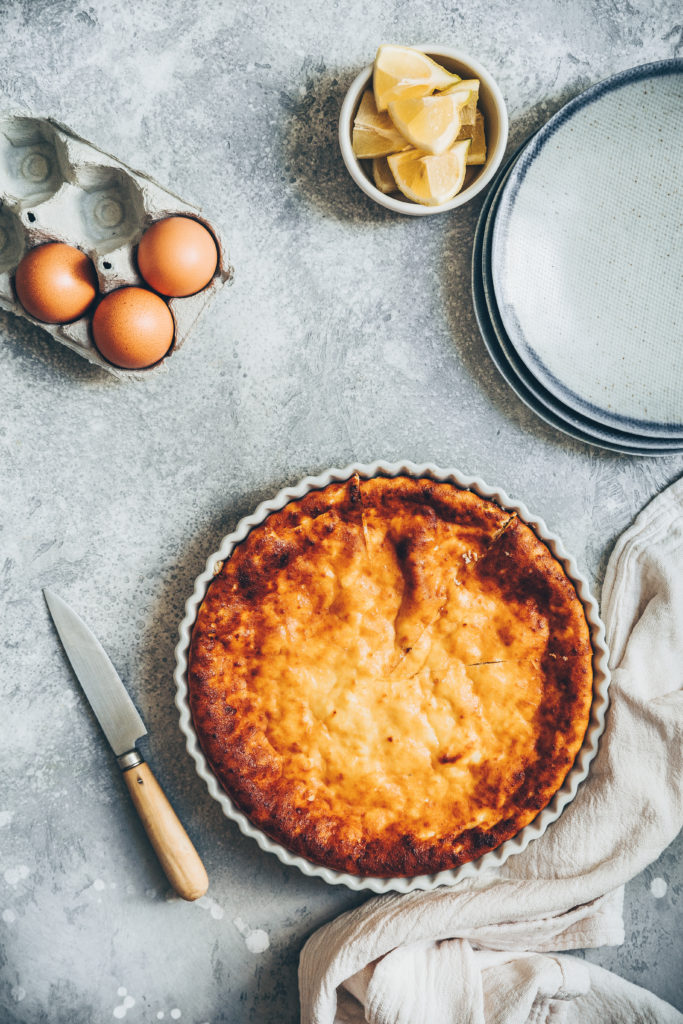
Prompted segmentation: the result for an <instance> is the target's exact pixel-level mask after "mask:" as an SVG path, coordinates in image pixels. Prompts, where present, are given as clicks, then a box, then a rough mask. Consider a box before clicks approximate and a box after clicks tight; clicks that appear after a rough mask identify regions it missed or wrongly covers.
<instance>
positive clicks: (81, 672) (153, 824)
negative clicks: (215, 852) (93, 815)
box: [43, 588, 209, 900]
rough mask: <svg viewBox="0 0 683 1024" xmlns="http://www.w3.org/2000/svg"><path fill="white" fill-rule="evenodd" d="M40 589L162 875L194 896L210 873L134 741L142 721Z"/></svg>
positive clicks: (66, 609) (76, 626)
mask: <svg viewBox="0 0 683 1024" xmlns="http://www.w3.org/2000/svg"><path fill="white" fill-rule="evenodd" d="M43 594H44V596H45V600H46V602H47V606H48V609H49V611H50V615H51V616H52V621H53V622H54V624H55V628H56V629H57V633H58V634H59V638H60V640H61V641H62V646H63V647H64V651H65V653H66V656H67V658H68V659H69V662H70V663H71V667H72V668H73V670H74V672H75V674H76V677H77V679H78V681H79V683H80V684H81V686H82V688H83V692H84V693H85V695H86V697H87V698H88V701H89V702H90V706H91V707H92V709H93V711H94V712H95V715H96V717H97V720H98V722H99V723H100V725H101V726H102V730H103V732H104V734H105V736H106V737H107V739H108V741H109V744H110V746H111V748H112V750H113V751H114V754H115V755H116V758H117V760H118V764H119V767H120V768H121V771H122V772H123V777H124V780H125V782H126V786H127V787H128V792H129V793H130V795H131V798H132V800H133V803H134V805H135V808H136V810H137V812H138V814H139V816H140V820H141V821H142V824H143V826H144V828H145V831H146V832H147V835H148V836H149V839H150V842H151V843H152V846H153V847H154V850H155V852H156V854H157V857H158V858H159V861H160V863H161V866H162V868H163V869H164V872H165V874H166V877H167V878H168V880H169V882H170V883H171V885H172V886H173V888H174V889H175V890H176V892H177V893H178V895H179V896H182V897H183V899H186V900H196V899H198V898H199V897H200V896H203V895H204V893H205V892H206V890H207V889H208V887H209V879H208V876H207V874H206V870H205V868H204V865H203V864H202V862H201V860H200V858H199V855H198V853H197V851H196V850H195V848H194V846H193V845H192V841H191V840H190V838H189V836H188V835H187V832H186V831H185V829H184V828H183V826H182V825H181V823H180V820H179V819H178V817H177V816H176V813H175V811H174V810H173V808H172V807H171V805H170V803H169V802H168V800H167V799H166V796H165V794H164V792H163V790H162V789H161V787H160V786H159V783H158V782H157V780H156V779H155V777H154V775H153V774H152V770H151V768H150V767H149V765H148V764H147V763H146V761H145V759H144V758H143V757H142V755H141V754H140V751H139V750H137V748H136V743H137V741H138V740H139V739H140V738H141V737H142V736H146V735H147V730H146V728H145V725H144V722H143V721H142V719H141V718H140V715H139V714H138V712H137V710H136V708H135V705H134V704H133V702H132V700H131V699H130V697H129V695H128V691H127V690H126V688H125V686H124V685H123V683H122V682H121V680H120V679H119V676H118V674H117V672H116V669H115V668H114V666H113V665H112V663H111V661H110V660H109V657H108V655H107V653H106V651H105V650H104V648H103V647H102V645H101V644H100V642H99V640H98V639H97V637H96V636H95V635H94V634H93V633H92V632H91V631H90V629H89V628H88V627H87V626H86V624H85V623H84V622H83V620H82V619H81V618H80V616H79V615H77V614H76V612H75V611H74V610H73V608H71V607H70V605H68V604H67V603H66V601H64V600H63V599H62V598H61V597H59V596H58V595H57V594H55V593H54V591H52V590H48V589H47V588H44V589H43Z"/></svg>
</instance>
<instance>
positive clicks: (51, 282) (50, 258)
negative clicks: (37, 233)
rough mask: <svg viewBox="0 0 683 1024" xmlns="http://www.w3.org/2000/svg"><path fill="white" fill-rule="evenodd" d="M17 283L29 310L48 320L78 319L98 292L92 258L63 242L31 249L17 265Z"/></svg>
mask: <svg viewBox="0 0 683 1024" xmlns="http://www.w3.org/2000/svg"><path fill="white" fill-rule="evenodd" d="M14 284H15V287H16V289H17V295H18V297H19V302H20V303H21V304H22V306H23V307H24V309H25V310H26V312H27V313H30V314H31V316H34V317H35V318H36V320H42V321H43V322H44V323H47V324H68V323H71V321H72V320H78V318H79V317H80V316H83V314H84V313H85V312H86V311H87V309H88V307H89V306H90V304H91V303H92V302H93V301H94V299H95V296H96V295H97V274H96V273H95V268H94V266H93V264H92V260H90V259H89V258H88V257H87V256H86V255H85V253H84V252H81V250H80V249H75V248H74V247H73V246H72V245H66V244H65V243H64V242H48V243H47V244H46V245H38V246H36V248H35V249H29V251H28V252H27V253H26V255H25V256H24V258H23V259H22V261H21V263H20V264H19V266H18V267H17V273H16V277H15V279H14Z"/></svg>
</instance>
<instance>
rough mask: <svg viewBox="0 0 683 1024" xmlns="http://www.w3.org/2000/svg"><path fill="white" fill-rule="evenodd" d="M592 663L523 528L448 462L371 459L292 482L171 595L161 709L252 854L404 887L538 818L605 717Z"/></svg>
mask: <svg viewBox="0 0 683 1024" xmlns="http://www.w3.org/2000/svg"><path fill="white" fill-rule="evenodd" d="M235 549H237V550H236V551H235ZM607 659H608V652H607V649H606V645H605V638H604V627H603V625H602V622H601V621H600V618H599V614H598V609H597V604H596V602H595V600H594V598H593V597H592V595H591V593H590V590H589V587H588V583H587V581H586V580H585V578H584V577H583V576H582V575H581V573H580V572H579V570H578V568H577V566H576V563H575V561H574V560H573V558H572V557H571V556H570V555H568V554H567V552H566V551H565V549H564V547H563V545H562V543H561V541H560V540H559V538H557V537H556V536H554V535H553V534H552V533H550V531H549V530H548V529H547V527H546V526H545V524H544V523H543V522H542V520H540V519H538V518H537V517H534V516H532V515H531V513H530V512H529V511H528V509H527V508H526V507H525V506H524V505H522V504H520V503H519V502H514V501H512V500H511V499H510V498H509V497H508V496H507V495H506V494H505V493H504V492H502V491H500V490H496V489H493V488H491V487H489V486H487V485H486V484H485V483H484V482H483V481H481V480H479V479H475V478H471V477H465V476H463V475H462V474H460V473H459V472H457V471H456V470H441V469H438V468H437V467H435V466H433V465H430V464H424V465H414V464H413V463H401V464H398V463H391V464H390V463H382V462H377V463H374V464H372V465H361V466H348V467H346V468H345V469H341V470H337V469H333V470H330V471H329V472H327V473H325V474H323V475H321V476H318V477H307V478H306V479H305V480H303V481H301V483H300V484H299V485H298V486H296V487H292V488H286V489H285V490H283V491H281V492H280V493H279V494H278V495H277V496H276V497H275V498H274V499H272V500H271V501H266V502H264V503H262V504H261V505H260V506H259V507H258V508H257V509H256V511H255V512H254V514H253V515H251V516H248V517H246V518H245V519H243V520H242V521H241V522H240V523H239V525H238V527H237V529H236V530H235V531H234V532H233V533H231V534H230V535H228V536H227V537H225V538H224V540H223V542H222V544H221V546H220V548H219V550H218V551H217V552H216V553H215V554H214V555H212V556H211V557H210V558H209V560H208V562H207V565H206V569H205V571H204V572H203V573H202V574H201V575H200V576H199V577H198V579H197V581H196V585H195V589H194V593H193V594H192V597H191V598H190V600H189V601H188V602H187V605H186V615H185V618H184V619H183V621H182V623H181V626H180V642H179V644H178V646H177V648H176V662H177V665H176V672H175V681H176V685H177V697H176V703H177V706H178V708H179V711H180V725H181V729H182V731H183V733H184V734H185V737H186V740H187V748H188V751H189V752H190V754H191V756H192V757H193V759H194V761H195V764H196V768H197V771H198V773H199V775H200V776H201V777H202V778H203V779H204V781H205V782H206V784H207V786H208V789H209V792H210V793H211V795H212V796H213V797H214V798H215V799H217V800H218V801H219V803H220V804H221V806H222V808H223V811H224V813H225V814H226V816H228V817H229V818H231V819H232V820H234V821H236V822H237V823H238V825H239V827H240V829H241V831H242V832H243V833H244V834H245V835H249V836H251V837H253V838H254V839H256V841H257V843H258V844H259V846H260V847H261V848H262V849H264V850H267V851H269V852H272V853H275V854H276V856H277V857H278V858H279V859H280V860H281V861H282V862H283V863H285V864H290V865H296V866H297V867H298V868H299V869H300V870H301V871H302V872H303V873H304V874H307V875H315V876H318V877H321V878H323V879H324V880H325V881H327V882H329V883H332V884H344V885H347V886H349V887H350V888H353V889H370V890H372V891H374V892H378V893H380V892H386V891H389V890H396V891H400V892H408V891H411V890H413V889H432V888H435V887H436V886H438V885H444V884H454V883H455V882H456V881H459V880H460V879H463V878H467V877H472V876H474V875H476V874H477V873H478V872H480V871H482V870H484V869H487V870H488V869H491V868H495V867H496V866H497V865H500V864H503V863H504V862H505V860H507V858H508V857H509V856H510V855H511V854H513V853H517V852H520V851H521V850H523V849H525V848H526V846H527V845H528V843H529V842H530V841H531V840H532V839H534V838H537V837H538V836H539V835H541V834H542V833H543V832H544V831H545V829H546V828H547V827H548V825H549V824H550V823H551V822H553V821H554V820H556V818H557V817H558V816H559V815H560V813H561V812H562V810H563V809H564V807H565V806H566V805H567V804H568V803H569V802H570V800H571V799H572V798H573V797H574V795H575V794H576V792H577V789H578V786H579V784H580V783H581V781H582V780H583V779H584V778H585V777H586V775H587V774H588V770H589V765H590V762H591V761H592V759H593V757H594V756H595V753H596V751H597V746H598V740H599V737H600V735H601V733H602V731H603V729H604V720H605V711H606V707H607V689H608V683H609V672H608V668H607ZM337 714H339V717H337V718H335V716H336V715H337ZM223 787H225V788H223ZM245 811H246V812H248V815H249V816H247V813H245Z"/></svg>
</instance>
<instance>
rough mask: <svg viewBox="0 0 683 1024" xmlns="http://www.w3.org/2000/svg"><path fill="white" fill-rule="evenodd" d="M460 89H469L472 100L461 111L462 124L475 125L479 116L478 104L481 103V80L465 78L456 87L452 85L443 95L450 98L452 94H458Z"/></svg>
mask: <svg viewBox="0 0 683 1024" xmlns="http://www.w3.org/2000/svg"><path fill="white" fill-rule="evenodd" d="M460 89H468V90H469V93H470V98H469V99H468V101H467V103H465V104H464V106H463V107H462V108H461V110H460V123H461V124H472V125H473V124H474V121H475V118H476V115H477V103H478V102H479V79H478V78H463V79H462V80H461V81H459V82H456V83H455V84H454V85H450V86H449V87H448V89H444V90H443V95H444V96H448V95H450V94H451V93H454V92H458V91H459V90H460Z"/></svg>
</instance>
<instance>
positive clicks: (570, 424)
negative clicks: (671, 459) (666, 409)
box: [472, 150, 683, 456]
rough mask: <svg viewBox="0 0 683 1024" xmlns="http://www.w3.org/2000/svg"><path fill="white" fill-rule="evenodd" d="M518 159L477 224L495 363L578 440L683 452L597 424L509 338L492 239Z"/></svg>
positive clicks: (627, 449)
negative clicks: (539, 374)
mask: <svg viewBox="0 0 683 1024" xmlns="http://www.w3.org/2000/svg"><path fill="white" fill-rule="evenodd" d="M519 152H521V150H520V151H518V153H519ZM516 159H518V154H516V155H515V156H514V157H513V158H512V159H511V160H510V161H509V162H508V164H507V165H506V167H505V168H504V169H503V171H502V172H501V174H500V176H499V177H498V178H497V180H496V182H495V183H494V185H493V186H492V188H491V191H490V192H489V194H488V196H487V197H486V202H485V204H484V206H483V208H482V211H481V215H480V218H479V222H478V224H477V229H476V233H475V244H474V250H473V258H472V293H473V301H474V308H475V314H476V317H477V322H478V324H479V329H480V331H481V334H482V337H483V339H484V342H485V344H486V347H487V348H488V350H489V354H490V355H491V358H492V359H493V361H494V363H495V365H496V367H497V368H498V370H499V371H500V373H501V374H502V376H503V377H504V378H505V380H506V381H507V382H508V384H509V385H510V386H511V387H512V389H513V391H514V392H515V393H516V394H517V396H518V397H519V398H521V400H522V401H523V402H524V403H525V404H526V405H528V406H529V408H530V409H532V410H533V411H534V412H535V413H536V415H537V416H539V417H540V418H541V419H542V420H544V421H545V422H546V423H548V424H549V425H550V426H552V427H555V428H557V429H558V430H561V431H562V432H563V433H565V434H568V435H569V436H570V437H573V438H575V439H576V440H579V441H584V442H585V443H586V444H592V445H596V446H598V447H600V448H606V449H607V450H609V451H615V452H620V453H622V454H625V455H643V456H667V455H668V456H670V455H672V454H676V453H677V452H680V451H683V442H680V441H673V440H669V439H667V438H649V437H636V436H635V435H633V434H629V433H626V432H625V431H620V430H617V429H616V428H611V427H607V426H603V425H602V424H599V423H596V422H595V421H593V420H591V419H589V418H588V417H586V416H583V415H581V413H577V412H575V411H574V410H573V409H571V408H570V407H569V406H566V405H564V404H563V403H562V402H560V401H559V399H557V398H555V396H554V395H552V394H551V393H550V392H549V391H547V390H546V389H545V388H544V387H543V385H542V384H539V382H538V381H537V380H536V378H535V377H534V375H533V373H531V371H530V370H529V368H528V367H527V366H526V364H525V363H524V362H523V361H522V360H521V359H520V357H519V355H518V354H517V351H516V349H515V347H514V345H513V344H512V343H511V341H510V340H509V338H508V337H507V334H506V333H505V327H504V325H503V322H502V320H501V317H500V313H499V312H498V307H497V305H496V299H495V293H494V289H493V281H492V274H491V264H490V248H491V245H490V242H491V232H492V230H493V225H494V223H495V219H496V211H497V208H498V203H499V201H500V197H501V194H502V191H503V189H504V186H505V182H506V180H507V178H508V176H509V175H510V173H511V171H512V167H513V165H514V162H515V160H516Z"/></svg>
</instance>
